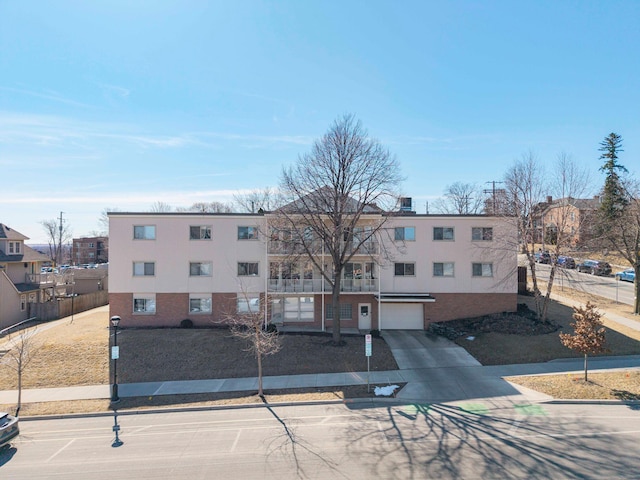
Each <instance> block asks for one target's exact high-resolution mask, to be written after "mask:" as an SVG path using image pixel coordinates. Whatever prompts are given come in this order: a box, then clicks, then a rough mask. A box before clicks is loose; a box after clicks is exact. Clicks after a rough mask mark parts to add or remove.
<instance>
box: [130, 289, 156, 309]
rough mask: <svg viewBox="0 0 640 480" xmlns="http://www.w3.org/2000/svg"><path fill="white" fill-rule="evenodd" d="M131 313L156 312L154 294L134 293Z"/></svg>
mask: <svg viewBox="0 0 640 480" xmlns="http://www.w3.org/2000/svg"><path fill="white" fill-rule="evenodd" d="M133 313H156V296H155V295H153V294H151V295H139V294H134V295H133Z"/></svg>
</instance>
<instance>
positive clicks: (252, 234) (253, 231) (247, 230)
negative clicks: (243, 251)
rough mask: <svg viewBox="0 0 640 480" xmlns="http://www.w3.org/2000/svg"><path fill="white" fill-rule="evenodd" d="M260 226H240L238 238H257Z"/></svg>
mask: <svg viewBox="0 0 640 480" xmlns="http://www.w3.org/2000/svg"><path fill="white" fill-rule="evenodd" d="M257 239H258V227H244V226H239V227H238V240H257Z"/></svg>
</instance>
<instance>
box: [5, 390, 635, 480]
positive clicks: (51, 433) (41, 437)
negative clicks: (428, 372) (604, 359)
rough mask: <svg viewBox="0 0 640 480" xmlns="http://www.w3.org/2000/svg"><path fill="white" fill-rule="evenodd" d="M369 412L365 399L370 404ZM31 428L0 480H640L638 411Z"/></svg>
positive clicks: (430, 413)
mask: <svg viewBox="0 0 640 480" xmlns="http://www.w3.org/2000/svg"><path fill="white" fill-rule="evenodd" d="M367 405H368V404H367ZM117 420H118V423H119V425H120V426H121V430H120V432H119V439H120V440H121V441H122V445H121V446H118V447H114V446H112V442H113V441H114V434H113V432H112V426H113V424H114V418H113V417H97V418H76V419H58V420H38V421H23V422H22V423H21V427H22V433H21V436H20V438H19V440H18V441H17V442H16V443H15V444H14V445H12V447H11V448H9V449H6V450H4V451H3V452H2V453H0V478H6V479H11V480H20V479H29V480H34V479H49V478H55V479H58V478H64V479H66V480H75V479H78V480H79V479H82V480H86V479H110V480H113V479H169V478H170V479H174V480H175V479H183V478H186V479H189V480H197V479H218V478H221V479H227V478H228V479H234V480H235V479H257V478H267V479H270V478H274V479H275V478H277V479H293V478H313V479H334V478H343V479H367V478H371V479H379V478H402V479H424V478H439V479H440V478H443V479H453V478H456V479H480V478H482V479H490V478H527V479H536V478H540V479H543V478H544V479H549V478H599V479H600V478H616V479H619V478H639V475H640V474H639V473H638V472H640V442H638V438H640V411H639V410H638V409H635V410H634V409H633V408H632V407H630V406H625V405H620V404H615V405H589V404H536V405H510V404H505V405H503V406H500V405H497V404H494V403H489V402H483V401H481V400H479V401H476V402H466V403H462V404H459V405H456V406H453V405H444V404H439V405H398V406H395V405H387V406H382V407H377V408H372V407H371V406H365V405H363V404H361V405H360V407H358V406H357V405H352V406H346V405H341V404H338V405H316V406H281V407H273V408H241V409H226V410H214V411H201V412H179V413H163V414H137V415H128V416H125V415H121V416H119V417H118V418H117Z"/></svg>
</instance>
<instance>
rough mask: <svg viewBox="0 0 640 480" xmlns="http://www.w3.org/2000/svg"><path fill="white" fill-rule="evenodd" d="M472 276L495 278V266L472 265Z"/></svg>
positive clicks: (485, 264) (484, 264)
mask: <svg viewBox="0 0 640 480" xmlns="http://www.w3.org/2000/svg"><path fill="white" fill-rule="evenodd" d="M471 276H473V277H493V264H492V263H472V264H471Z"/></svg>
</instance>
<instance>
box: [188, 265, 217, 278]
mask: <svg viewBox="0 0 640 480" xmlns="http://www.w3.org/2000/svg"><path fill="white" fill-rule="evenodd" d="M196 265H199V267H198V273H193V268H194V266H196ZM204 265H207V266H208V270H209V272H208V273H202V272H203V270H207V268H204V269H203V268H202V267H203V266H204ZM212 272H213V265H212V263H211V262H189V276H190V277H210V276H211V275H212Z"/></svg>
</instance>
